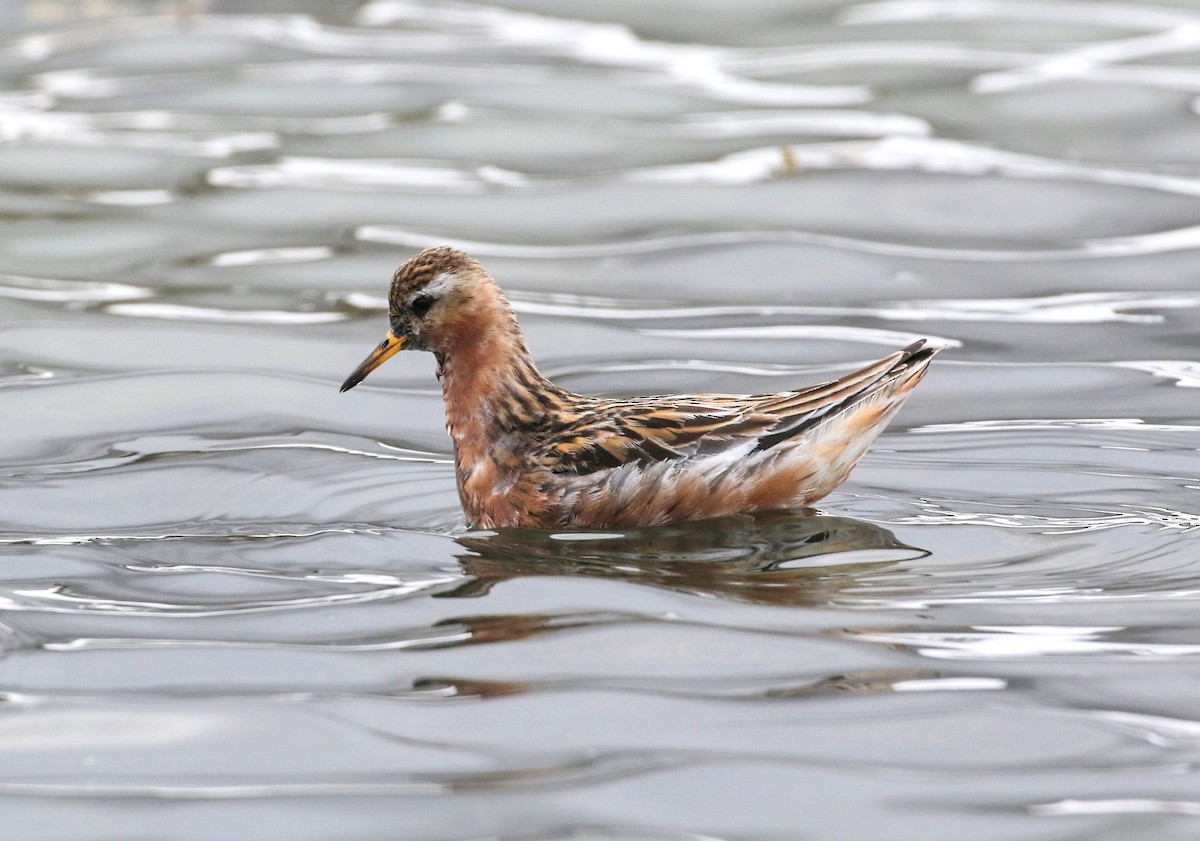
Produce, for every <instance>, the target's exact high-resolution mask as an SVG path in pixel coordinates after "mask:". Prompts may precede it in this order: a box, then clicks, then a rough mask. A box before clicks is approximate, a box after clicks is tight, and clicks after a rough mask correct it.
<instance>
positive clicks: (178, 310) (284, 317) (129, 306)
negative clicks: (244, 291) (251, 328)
mask: <svg viewBox="0 0 1200 841" xmlns="http://www.w3.org/2000/svg"><path fill="white" fill-rule="evenodd" d="M104 311H105V312H107V313H110V314H111V315H124V316H131V317H133V318H154V319H162V320H164V321H219V322H226V323H236V324H328V323H329V322H331V321H345V320H346V318H347V317H348V316H347V315H346V314H345V313H341V312H294V311H293V312H288V311H285V310H233V309H223V308H220V307H199V306H189V305H186V304H164V303H160V302H149V301H147V302H136V303H120V304H108V305H106V306H105V307H104Z"/></svg>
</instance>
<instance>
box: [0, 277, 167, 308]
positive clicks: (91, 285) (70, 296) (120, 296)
mask: <svg viewBox="0 0 1200 841" xmlns="http://www.w3.org/2000/svg"><path fill="white" fill-rule="evenodd" d="M154 294H155V290H153V289H149V288H146V287H144V286H132V285H130V284H128V283H112V282H107V281H88V280H58V279H54V278H47V277H23V276H20V275H0V298H18V299H20V300H23V301H43V302H53V303H73V302H78V303H95V302H104V301H130V300H135V299H137V298H149V297H152V296H153V295H154Z"/></svg>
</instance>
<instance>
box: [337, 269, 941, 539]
mask: <svg viewBox="0 0 1200 841" xmlns="http://www.w3.org/2000/svg"><path fill="white" fill-rule="evenodd" d="M388 309H389V319H390V323H391V329H390V330H389V331H388V333H387V336H386V338H384V340H383V341H382V342H381V343H380V344H379V346H378V347H376V348H375V349H374V350H373V351H372V352H371V354H370V355H369V356H368V357H367V358H366V359H365V360H364V361H363V362H362V364H361V365H359V366H358V368H357V369H355V371H354V373H352V374H351V375H350V376H349V378H347V380H346V381H345V383H343V384H342V389H341V390H342V391H343V392H344V391H346V390H348V389H351V388H353V387H354V386H356V385H358V384H359V383H360V382H362V381H363V379H364V378H366V376H367V375H368V374H369V373H371V371H373V370H375V369H376V368H378V367H379V366H380V365H381V364H383V363H384V362H385V361H387V360H388V359H390V358H391V357H392V356H393V355H395V353H396V352H397V351H399V350H402V349H406V348H408V349H413V350H424V351H430V352H432V353H433V355H434V357H435V358H436V359H437V365H438V377H439V379H441V382H442V396H443V398H444V400H445V404H446V428H447V430H448V431H449V433H450V437H451V439H452V440H453V442H454V465H455V473H456V478H457V482H458V494H459V498H460V499H461V500H462V506H463V510H464V512H465V513H466V517H467V520H468V521H469V523H470V524H471V525H473V526H474V527H476V528H483V529H494V528H500V527H505V526H517V527H524V528H595V529H603V528H612V527H620V526H646V525H659V524H663V523H670V522H676V521H680V520H694V519H705V518H710V517H721V516H727V515H733V514H753V513H755V512H760V511H770V510H778V509H787V508H799V507H803V506H806V505H809V504H810V503H812V502H815V501H816V500H818V499H820V498H821V497H823V496H825V495H826V494H828V493H829V492H830V491H832V490H833V489H834V488H835V487H837V486H838V485H839V484H841V483H842V481H844V480H845V479H846V477H847V475H849V473H850V470H851V468H853V467H854V465H855V464H856V463H857V462H858V460H859V459H860V458H861V457H862V455H863V453H865V452H866V450H867V447H868V446H869V445H870V444H871V442H872V441H873V440H874V439H875V437H876V436H877V435H879V433H880V432H881V431H882V429H883V427H884V426H885V425H886V424H887V422H888V421H889V420H891V418H892V416H893V415H894V414H895V413H896V412H897V410H899V408H900V406H901V405H902V404H903V403H904V401H905V399H906V398H907V397H908V395H909V393H910V392H911V391H912V389H913V387H914V386H916V384H917V383H918V382H919V381H920V380H921V378H922V377H923V376H924V375H925V372H926V369H927V367H928V365H929V360H930V359H931V358H932V356H933V355H934V353H936V352H937V349H935V348H930V347H926V346H925V342H924V340H921V341H917V342H914V343H913V344H911V345H909V346H908V347H906V348H904V349H902V350H898V351H896V352H895V353H892V354H889V355H888V356H885V357H884V358H882V359H880V360H879V361H877V362H873V363H871V364H870V365H868V366H866V367H865V368H862V369H861V370H858V371H855V372H854V373H852V374H847V375H846V376H844V377H842V378H840V379H838V380H834V381H831V382H823V383H818V384H816V385H812V386H809V387H807V388H802V389H800V390H798V391H782V392H778V393H776V394H759V395H753V396H739V395H728V394H686V395H673V396H660V397H636V398H630V399H605V398H598V397H588V396H585V395H582V394H575V393H573V392H571V391H568V390H567V389H565V388H562V387H561V386H558V385H556V384H555V383H553V382H551V381H550V380H548V379H547V378H546V377H544V376H543V375H542V374H541V373H540V372H539V371H538V369H537V367H536V366H535V365H534V363H533V359H532V357H531V356H530V354H529V350H528V348H527V347H526V346H525V339H524V337H523V336H522V335H521V331H520V328H519V327H518V326H517V319H516V316H515V315H514V314H513V311H512V307H511V306H509V303H508V301H507V299H506V298H505V297H504V294H503V293H502V292H501V290H500V287H499V286H498V285H497V284H496V282H495V281H494V280H493V279H492V277H491V276H490V275H489V274H488V273H487V272H486V271H485V270H484V268H483V267H482V266H481V265H480V264H479V263H478V262H477V261H475V260H474V259H472V258H471V257H469V256H468V255H466V254H464V253H463V252H461V251H458V250H456V249H453V248H450V247H439V248H429V249H426V250H424V251H422V252H420V253H419V254H417V255H416V256H415V257H413V258H412V259H411V260H409V261H408V262H407V263H405V264H404V265H402V266H401V267H400V268H399V269H397V270H396V274H395V276H394V277H393V278H392V286H391V290H390V293H389V295H388Z"/></svg>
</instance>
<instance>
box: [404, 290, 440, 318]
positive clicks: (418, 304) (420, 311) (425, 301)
mask: <svg viewBox="0 0 1200 841" xmlns="http://www.w3.org/2000/svg"><path fill="white" fill-rule="evenodd" d="M436 300H437V299H436V298H434V297H433V296H432V295H418V296H417V297H415V298H413V299H412V304H410V306H409V308H410V309H411V310H412V313H413V315H415V316H416V317H417V318H424V317H425V314H426V313H427V312H429V308H430V307H432V306H433V304H434V302H435V301H436Z"/></svg>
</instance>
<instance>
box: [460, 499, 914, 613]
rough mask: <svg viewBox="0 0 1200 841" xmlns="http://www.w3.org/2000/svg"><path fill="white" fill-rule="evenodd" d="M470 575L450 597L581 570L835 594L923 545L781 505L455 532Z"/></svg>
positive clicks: (784, 598) (740, 595) (706, 590)
mask: <svg viewBox="0 0 1200 841" xmlns="http://www.w3.org/2000/svg"><path fill="white" fill-rule="evenodd" d="M456 541H457V542H458V544H459V545H461V546H463V547H464V548H465V549H467V550H469V551H468V552H467V553H465V554H463V555H460V556H459V562H460V563H461V564H462V569H463V572H464V573H465V574H466V575H468V576H470V577H471V578H472V579H473V580H472V581H471V582H470V583H469V584H467V585H465V586H464V588H462V589H461V590H456V591H454V593H452V594H442V595H456V596H464V595H470V596H482V595H486V594H487V592H488V590H490V588H491V587H492V586H493V585H495V584H497V583H499V582H501V581H504V580H507V579H510V578H514V577H518V576H539V575H546V576H563V575H567V576H585V577H595V578H606V579H612V580H617V581H627V582H630V583H634V584H649V585H653V586H656V587H666V588H669V589H672V590H678V591H680V592H684V593H694V594H697V595H704V596H719V597H722V598H727V599H735V600H739V601H747V602H754V603H758V604H776V605H822V604H831V603H837V602H838V598H837V596H838V593H839V591H842V590H848V589H852V588H853V587H854V586H855V577H856V574H862V573H878V572H880V571H882V570H886V569H887V568H888V567H889V566H891V565H893V564H896V563H899V562H901V561H904V560H909V559H913V558H919V557H923V556H925V555H926V554H928V553H927V552H924V551H923V550H921V549H915V548H913V547H911V546H906V545H904V544H903V543H901V542H899V541H898V540H897V539H896V537H895V535H893V534H892V533H891V532H890V531H888V530H887V529H884V528H880V527H879V526H876V525H873V524H871V523H867V522H863V521H861V520H853V519H850V518H848V517H830V516H812V515H805V514H803V513H786V512H781V513H778V514H772V515H765V516H759V517H755V518H750V517H744V518H728V519H720V520H709V521H703V522H700V523H688V524H684V525H678V526H663V527H657V528H645V529H630V530H624V531H621V532H597V533H586V532H562V533H554V532H545V531H529V530H515V529H514V530H508V529H506V530H504V531H501V532H499V533H487V532H483V533H475V534H470V535H465V536H463V537H458V538H456Z"/></svg>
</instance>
